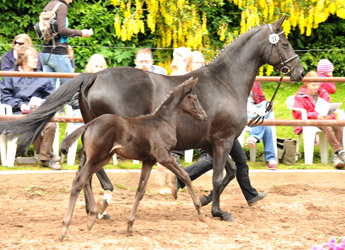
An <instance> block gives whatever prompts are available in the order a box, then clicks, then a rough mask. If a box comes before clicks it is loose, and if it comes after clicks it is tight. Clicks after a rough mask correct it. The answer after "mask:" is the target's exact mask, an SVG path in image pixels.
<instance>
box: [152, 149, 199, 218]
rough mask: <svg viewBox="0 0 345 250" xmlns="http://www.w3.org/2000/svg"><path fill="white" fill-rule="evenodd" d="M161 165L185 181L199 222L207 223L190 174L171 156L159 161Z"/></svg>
mask: <svg viewBox="0 0 345 250" xmlns="http://www.w3.org/2000/svg"><path fill="white" fill-rule="evenodd" d="M159 163H160V164H162V165H163V166H164V167H166V168H167V169H169V170H170V171H171V172H173V173H174V174H175V175H176V176H177V177H179V179H180V180H182V181H183V183H184V184H185V185H186V187H187V189H188V192H189V194H190V196H191V198H192V200H193V203H194V206H195V208H196V210H197V212H198V216H199V220H200V221H202V222H205V216H204V214H203V212H202V210H201V203H200V200H199V199H198V197H197V196H196V194H195V193H194V190H193V187H192V181H191V179H190V177H189V175H188V173H187V172H186V171H185V170H184V169H183V168H181V167H180V166H179V165H178V164H177V163H176V161H175V160H174V158H172V156H171V155H170V154H168V155H167V158H166V160H164V161H159Z"/></svg>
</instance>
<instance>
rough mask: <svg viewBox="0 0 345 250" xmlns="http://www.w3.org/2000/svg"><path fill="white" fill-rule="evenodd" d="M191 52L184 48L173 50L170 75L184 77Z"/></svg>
mask: <svg viewBox="0 0 345 250" xmlns="http://www.w3.org/2000/svg"><path fill="white" fill-rule="evenodd" d="M191 53H192V52H191V50H190V49H188V48H186V47H180V48H176V49H174V53H173V60H172V62H171V66H170V67H171V75H184V74H186V73H187V59H188V57H189V56H190V54H191Z"/></svg>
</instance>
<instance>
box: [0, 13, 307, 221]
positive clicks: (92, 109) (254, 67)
mask: <svg viewBox="0 0 345 250" xmlns="http://www.w3.org/2000/svg"><path fill="white" fill-rule="evenodd" d="M284 19H285V17H283V18H281V19H279V20H278V21H276V22H275V23H273V24H263V25H261V26H257V27H256V28H253V29H251V30H249V31H247V32H246V33H244V34H242V35H241V36H239V37H238V38H237V39H235V40H234V41H233V42H232V43H231V44H230V45H228V46H227V47H225V48H224V49H223V50H222V52H221V53H220V54H219V55H218V56H217V57H216V58H215V59H214V60H213V61H212V62H210V63H208V64H207V65H205V66H204V67H202V68H200V69H198V70H196V71H193V72H191V73H188V74H186V75H182V76H164V75H158V74H154V73H151V72H146V71H141V70H138V69H135V68H129V67H117V68H111V69H107V70H104V71H101V72H98V73H96V74H82V75H80V76H78V77H76V78H74V79H73V80H71V81H68V82H66V83H65V84H63V85H62V86H61V87H60V88H59V89H57V90H56V91H55V92H54V93H52V94H51V95H50V96H49V97H48V98H47V100H46V101H45V102H44V103H43V105H41V106H40V107H39V108H38V109H37V110H36V111H34V112H32V113H31V114H29V115H27V116H26V117H25V118H23V119H20V120H15V121H10V122H1V123H0V129H1V131H2V130H3V129H10V130H11V131H12V134H13V135H18V134H19V135H21V136H20V143H21V145H20V150H22V151H23V150H25V149H26V148H27V147H29V146H30V145H31V144H32V142H33V141H34V139H35V138H36V137H37V136H38V134H39V133H40V131H42V129H43V128H44V126H45V124H46V123H47V122H49V121H50V119H51V118H52V117H53V116H54V114H55V113H56V112H57V111H58V110H59V109H60V108H61V107H62V106H63V105H64V104H66V103H68V102H69V101H70V100H71V99H72V97H73V95H74V94H75V93H77V92H78V91H79V92H80V94H79V104H80V108H81V112H82V116H83V118H84V121H85V122H89V121H91V120H92V119H94V118H95V117H98V116H100V115H102V114H106V113H109V114H118V115H122V116H133V117H134V116H138V115H142V114H149V113H151V112H152V111H153V110H154V109H155V108H156V107H158V106H159V104H160V103H161V102H162V100H164V98H165V97H166V95H167V94H168V93H169V92H170V91H171V90H172V89H174V88H175V87H176V86H177V85H178V84H179V83H181V82H183V81H185V80H186V79H188V78H190V77H194V78H196V77H197V78H198V79H199V80H198V84H197V86H196V92H197V95H198V97H199V100H200V103H201V105H202V107H203V108H204V109H205V111H206V113H207V115H208V121H207V122H205V123H203V124H200V123H199V122H197V121H195V120H194V119H192V118H191V117H188V116H186V115H182V116H181V118H180V121H179V124H178V128H177V144H176V147H175V150H186V149H192V148H203V149H204V150H205V151H206V152H208V153H209V154H210V155H212V156H213V159H214V161H213V163H214V165H213V179H212V182H213V193H212V197H213V199H212V215H213V216H215V217H220V218H221V219H222V220H232V219H233V218H232V216H231V214H230V213H227V212H226V211H222V210H221V208H220V194H221V193H222V191H223V189H224V188H225V186H226V185H227V184H228V183H229V182H230V181H231V180H232V179H233V178H234V176H235V167H234V164H232V163H231V161H230V160H229V157H228V155H229V152H230V149H231V147H232V144H233V141H234V139H235V138H237V137H238V136H239V135H240V133H241V131H242V130H243V128H244V127H245V125H246V122H247V112H246V110H247V98H248V96H249V93H250V90H251V88H252V86H253V83H254V80H255V77H256V75H257V73H258V70H259V68H260V67H261V66H262V65H263V64H266V63H267V64H270V65H273V66H274V67H275V68H276V70H279V71H281V72H283V73H284V74H287V75H289V76H290V79H291V80H292V81H301V80H302V79H303V76H304V69H303V67H302V64H301V62H300V61H299V59H298V56H297V55H296V54H295V52H294V50H293V49H292V47H291V45H290V43H289V42H288V40H287V39H286V37H285V35H284V32H283V31H282V28H281V26H282V23H283V22H284ZM82 164H83V163H81V165H82ZM224 166H225V168H226V176H225V178H224V179H223V169H224ZM97 176H98V178H99V180H100V182H101V183H102V187H103V189H105V190H112V189H113V186H112V184H111V182H110V180H109V179H108V177H107V175H106V173H105V171H104V170H103V169H101V170H100V171H99V172H97Z"/></svg>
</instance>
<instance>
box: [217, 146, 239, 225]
mask: <svg viewBox="0 0 345 250" xmlns="http://www.w3.org/2000/svg"><path fill="white" fill-rule="evenodd" d="M216 145H217V144H216ZM231 147H232V142H231V143H230V149H231ZM229 152H230V150H226V148H225V147H224V145H222V146H217V147H216V148H214V149H213V156H214V157H213V178H212V181H213V197H212V201H213V202H212V215H213V217H220V218H221V219H222V220H224V221H234V220H235V219H234V217H233V216H232V215H231V214H230V213H228V212H226V211H222V210H221V209H220V195H221V193H222V191H223V190H224V187H223V169H224V166H225V162H226V161H227V160H228V159H229V156H228V154H229Z"/></svg>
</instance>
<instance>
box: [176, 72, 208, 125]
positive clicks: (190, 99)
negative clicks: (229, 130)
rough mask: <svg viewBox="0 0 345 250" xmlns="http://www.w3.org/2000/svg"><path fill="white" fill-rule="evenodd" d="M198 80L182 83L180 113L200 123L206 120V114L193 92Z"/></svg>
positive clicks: (191, 79)
mask: <svg viewBox="0 0 345 250" xmlns="http://www.w3.org/2000/svg"><path fill="white" fill-rule="evenodd" d="M197 81H198V78H195V79H193V78H192V77H191V78H189V79H188V80H187V81H185V82H184V83H183V88H184V93H185V97H184V99H183V101H182V105H181V107H182V111H183V112H185V113H187V114H189V115H191V116H192V117H193V118H195V119H198V120H200V121H202V122H204V121H206V120H207V114H206V112H205V110H204V109H203V108H202V106H201V104H200V102H199V98H198V96H197V94H196V92H195V85H196V82H197Z"/></svg>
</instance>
